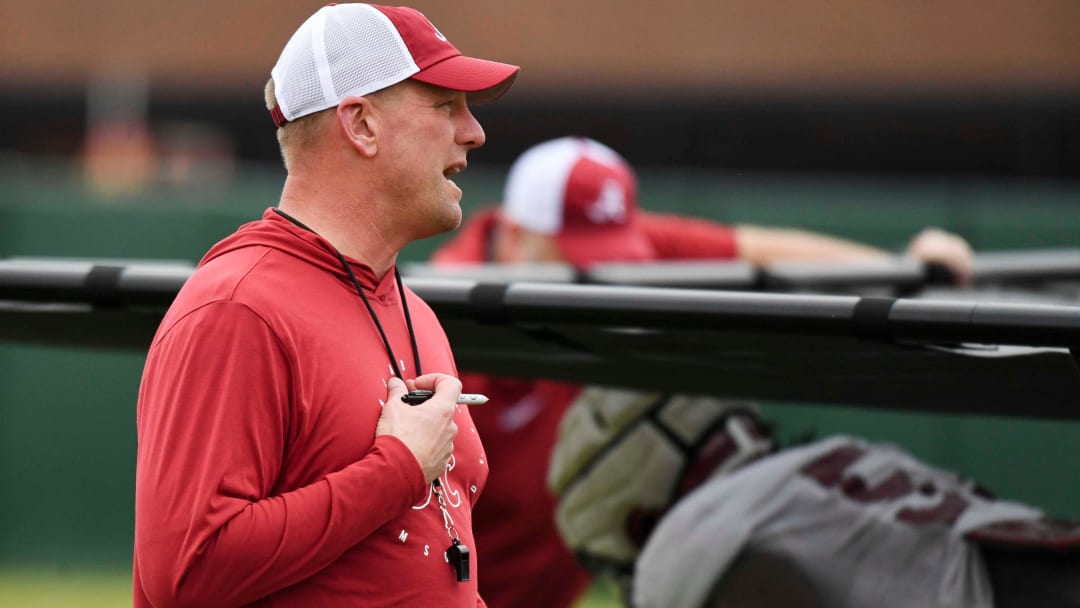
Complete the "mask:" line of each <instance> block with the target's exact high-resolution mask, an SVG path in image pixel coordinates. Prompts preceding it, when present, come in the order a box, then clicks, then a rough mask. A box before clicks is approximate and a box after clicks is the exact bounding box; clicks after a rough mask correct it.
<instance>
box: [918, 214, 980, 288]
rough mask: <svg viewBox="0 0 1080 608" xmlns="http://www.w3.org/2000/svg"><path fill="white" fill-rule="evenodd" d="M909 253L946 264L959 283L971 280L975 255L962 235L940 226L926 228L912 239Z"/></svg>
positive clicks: (928, 261) (929, 262) (924, 260)
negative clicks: (946, 230) (947, 230)
mask: <svg viewBox="0 0 1080 608" xmlns="http://www.w3.org/2000/svg"><path fill="white" fill-rule="evenodd" d="M907 254H908V255H910V256H912V257H914V258H915V259H918V260H921V261H923V262H926V263H928V264H940V265H941V266H944V267H945V268H947V269H948V270H949V272H950V273H951V274H952V276H953V278H954V279H955V280H956V283H957V284H958V285H967V284H968V283H969V282H970V281H971V272H972V269H973V266H974V263H975V256H974V254H973V253H972V252H971V246H970V245H968V242H967V241H965V240H964V238H963V237H961V236H958V235H955V234H953V233H951V232H945V231H944V230H941V229H939V228H926V229H925V230H923V231H922V232H920V233H919V234H917V235H916V236H915V238H913V239H911V242H910V243H909V244H908V247H907Z"/></svg>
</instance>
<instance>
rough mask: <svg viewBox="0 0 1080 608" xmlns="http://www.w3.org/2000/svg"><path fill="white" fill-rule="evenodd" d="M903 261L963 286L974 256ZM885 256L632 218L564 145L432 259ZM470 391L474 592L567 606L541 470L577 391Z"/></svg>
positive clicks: (619, 173) (790, 233)
mask: <svg viewBox="0 0 1080 608" xmlns="http://www.w3.org/2000/svg"><path fill="white" fill-rule="evenodd" d="M907 253H908V254H909V255H911V256H914V257H916V258H919V259H921V260H924V261H932V262H937V263H941V264H943V265H945V266H946V267H947V268H949V269H950V270H951V271H952V273H953V274H954V276H955V277H956V278H957V280H958V281H961V282H963V281H965V280H966V278H967V276H968V275H969V274H970V272H971V264H972V253H971V249H970V247H969V246H968V244H967V243H966V242H965V241H964V240H963V239H962V238H960V237H958V236H956V235H953V234H950V233H947V232H944V231H941V230H937V229H933V228H931V229H927V230H924V231H923V232H921V233H919V234H918V235H917V236H916V237H915V238H914V239H912V241H911V242H910V244H909V245H908V248H907ZM886 255H889V254H887V253H886V252H884V251H881V250H878V249H875V248H873V247H868V246H866V245H863V244H860V243H855V242H851V241H847V240H843V239H838V238H834V237H831V236H827V235H822V234H816V233H812V232H807V231H802V230H795V229H786V228H772V227H763V226H747V225H737V226H728V225H723V224H718V223H715V222H710V221H706V220H702V219H697V218H689V217H683V216H677V215H669V214H659V213H650V212H647V211H643V210H641V209H639V208H638V205H637V181H636V178H635V176H634V173H633V170H632V169H631V167H630V166H629V164H628V163H627V162H626V161H625V160H624V159H623V158H622V157H621V156H620V155H619V154H618V153H616V152H615V151H614V150H612V149H611V148H609V147H607V146H605V145H603V144H601V143H599V142H596V141H593V140H590V139H586V138H581V137H563V138H559V139H555V140H551V141H547V142H544V143H541V144H538V145H536V146H534V147H532V148H530V149H529V150H527V151H525V152H524V153H523V154H522V155H521V156H520V157H519V158H518V159H517V160H516V161H515V162H514V165H513V166H512V167H511V169H510V173H509V175H508V177H507V183H506V188H505V193H504V197H503V202H502V205H501V206H500V207H499V208H497V209H495V208H493V209H488V210H484V211H481V212H479V213H476V214H475V215H473V216H472V217H471V218H470V219H469V220H468V221H467V222H466V224H465V225H464V226H463V227H462V228H461V230H460V231H459V232H458V233H457V234H456V235H455V237H454V238H453V239H452V240H451V241H450V242H448V243H447V244H446V245H444V246H443V247H442V248H441V249H440V250H439V251H437V252H436V253H435V255H434V256H433V258H432V261H433V262H434V263H436V264H467V263H476V262H498V263H507V264H511V263H542V262H563V263H569V264H572V265H573V266H575V267H578V268H586V267H588V266H590V265H592V264H596V263H599V262H608V261H620V262H621V261H650V260H679V259H684V260H685V259H720V260H723V259H742V260H746V261H748V262H751V263H754V264H769V263H772V262H776V261H780V260H820V261H826V260H833V261H854V260H865V259H873V258H877V257H882V256H886ZM461 379H462V383H463V384H464V386H465V389H466V390H467V391H469V392H481V393H484V394H487V395H490V396H491V397H492V403H491V404H490V405H489V406H488V407H486V408H485V409H484V410H482V411H481V410H477V411H475V412H474V413H473V420H474V422H475V423H476V427H477V430H478V431H479V432H480V434H481V436H482V437H483V439H484V446H485V448H486V453H487V455H488V456H489V457H490V462H491V463H492V464H491V467H492V468H491V475H490V476H489V478H488V484H487V487H486V489H485V491H484V498H483V500H481V501H480V502H479V503H478V504H477V506H476V509H475V510H474V514H475V515H476V518H477V521H479V522H482V524H481V525H478V527H477V529H476V536H477V543H478V544H479V545H480V546H481V547H482V548H483V551H484V556H485V563H487V564H489V567H487V568H485V570H484V577H483V578H482V579H481V592H482V594H483V596H484V598H485V600H486V601H487V602H488V605H489V606H492V608H521V607H530V606H535V607H537V608H541V607H543V608H551V607H558V606H569V605H571V604H572V603H573V602H574V601H575V599H576V598H577V597H578V596H579V595H580V594H581V593H582V591H583V590H584V589H585V588H586V587H587V585H588V583H589V575H588V573H587V572H586V570H585V569H584V568H582V567H581V566H580V565H579V564H578V563H577V560H576V559H575V556H574V555H573V553H571V552H570V551H569V550H568V549H567V548H566V546H565V544H564V543H563V541H562V539H561V538H560V536H559V532H558V530H557V528H556V524H555V520H554V513H555V506H556V505H555V499H554V498H553V497H552V495H551V492H550V491H549V490H548V488H547V484H546V481H547V475H548V463H549V461H550V457H551V454H552V451H553V449H554V446H555V443H556V438H557V436H558V429H559V423H560V421H561V420H562V417H563V414H564V412H565V411H566V410H567V408H569V407H570V406H571V405H572V404H573V403H574V402H575V400H576V399H577V398H578V397H579V395H580V393H581V391H582V390H583V387H581V386H579V385H575V384H567V383H561V382H553V381H546V380H538V381H531V380H530V381H525V380H517V379H508V378H494V377H490V376H484V375H479V374H463V375H462V377H461Z"/></svg>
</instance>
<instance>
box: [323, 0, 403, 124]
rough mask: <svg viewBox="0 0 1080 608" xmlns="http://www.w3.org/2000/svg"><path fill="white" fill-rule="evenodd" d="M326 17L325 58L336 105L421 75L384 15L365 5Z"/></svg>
mask: <svg viewBox="0 0 1080 608" xmlns="http://www.w3.org/2000/svg"><path fill="white" fill-rule="evenodd" d="M339 7H340V8H342V9H345V10H340V11H335V12H332V13H330V14H329V18H328V19H327V23H326V56H327V60H328V61H329V63H330V66H331V69H330V73H331V76H332V78H333V88H334V91H335V92H336V93H337V100H335V104H336V103H337V101H340V100H341V99H344V98H345V97H348V96H350V95H367V94H368V93H372V92H374V91H378V90H379V89H383V88H386V87H388V86H390V85H392V84H396V83H398V82H401V81H402V80H405V79H406V78H408V77H409V76H412V75H413V74H415V73H417V72H419V71H420V68H419V67H418V66H417V65H416V62H414V61H413V58H412V55H410V54H409V49H408V47H406V46H405V41H404V40H402V39H401V35H400V34H398V31H397V29H396V28H395V27H394V25H393V23H392V22H391V21H390V19H389V18H387V16H386V15H384V14H382V13H381V12H379V10H378V9H376V8H372V7H370V6H367V5H364V4H352V5H339Z"/></svg>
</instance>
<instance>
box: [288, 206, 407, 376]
mask: <svg viewBox="0 0 1080 608" xmlns="http://www.w3.org/2000/svg"><path fill="white" fill-rule="evenodd" d="M274 213H277V214H278V215H280V216H281V217H283V218H285V219H287V220H289V221H290V222H292V223H293V224H296V225H297V226H299V227H301V228H303V229H304V230H307V231H308V232H310V233H312V234H316V235H317V234H318V233H317V232H315V231H314V230H312V229H311V228H308V227H307V226H305V225H304V224H303V223H302V222H301V221H300V220H298V219H296V218H294V217H293V216H291V215H289V214H288V213H285V212H284V211H282V210H280V209H274ZM334 253H335V254H337V258H338V260H340V261H341V265H342V267H344V268H345V272H347V273H349V278H350V279H352V284H353V286H354V287H356V293H358V294H360V299H361V300H363V301H364V306H366V307H367V311H368V314H370V315H371V320H372V321H374V322H375V329H377V330H379V337H381V338H382V341H383V346H384V347H385V348H386V354H387V356H389V357H390V366H391V367H392V368H393V370H394V375H395V376H397V377H398V378H400V379H401V380H403V381H404V380H405V377H404V376H402V375H401V368H400V367H399V366H398V360H397V357H395V356H394V349H393V348H391V347H390V339H389V338H387V337H386V331H385V330H383V326H382V323H380V322H379V316H378V315H376V314H375V309H374V308H372V306H371V302H369V301H368V299H367V296H366V295H364V288H363V287H361V286H360V281H358V280H356V274H354V273H353V270H352V266H350V265H349V262H348V261H346V260H345V256H343V255H341V252H340V251H338V250H337V248H336V247H335V248H334ZM394 279H395V280H396V281H397V287H398V294H399V295H400V296H401V309H402V311H403V312H404V313H405V326H406V327H408V328H409V341H410V342H411V343H412V351H413V362H414V363H415V364H416V375H417V376H420V375H423V372H422V371H421V369H420V349H419V347H417V345H416V333H415V332H414V331H413V325H412V317H411V316H410V315H409V304H408V302H406V301H405V286H404V283H403V282H402V281H401V273H399V272H398V269H397V265H395V266H394Z"/></svg>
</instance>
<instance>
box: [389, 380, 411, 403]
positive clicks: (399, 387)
mask: <svg viewBox="0 0 1080 608" xmlns="http://www.w3.org/2000/svg"><path fill="white" fill-rule="evenodd" d="M407 392H409V387H407V386H405V383H404V382H402V381H401V379H400V378H397V377H393V378H390V379H389V380H387V381H386V400H387V401H388V402H389V401H392V400H394V399H396V400H398V401H400V400H401V396H402V395H404V394H405V393H407Z"/></svg>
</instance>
